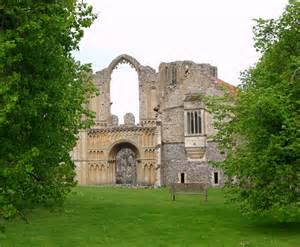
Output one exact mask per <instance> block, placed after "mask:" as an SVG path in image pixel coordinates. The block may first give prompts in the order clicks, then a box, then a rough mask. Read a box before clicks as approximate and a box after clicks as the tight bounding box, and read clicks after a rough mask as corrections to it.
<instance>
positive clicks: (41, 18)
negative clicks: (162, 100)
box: [0, 0, 95, 218]
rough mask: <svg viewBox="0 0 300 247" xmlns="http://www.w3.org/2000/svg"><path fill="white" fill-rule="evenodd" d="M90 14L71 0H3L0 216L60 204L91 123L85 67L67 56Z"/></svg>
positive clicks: (71, 181)
mask: <svg viewBox="0 0 300 247" xmlns="http://www.w3.org/2000/svg"><path fill="white" fill-rule="evenodd" d="M94 19H95V15H94V14H93V13H92V7H91V6H89V5H87V4H86V3H84V2H83V1H76V0H65V1H58V0H47V1H46V0H44V1H42V0H34V1H33V0H32V1H30V0H27V1H25V0H24V1H23V0H18V1H17V0H9V1H8V0H7V1H4V0H0V143H1V144H0V218H1V217H2V218H11V217H13V216H16V215H17V214H20V212H21V209H23V208H26V207H32V206H35V205H41V204H57V203H61V202H63V200H64V198H65V196H66V194H67V193H68V192H69V191H70V189H71V187H72V186H74V184H75V182H74V175H75V173H74V164H73V162H72V161H71V159H70V151H71V150H72V148H73V147H74V145H75V143H76V139H77V135H78V132H79V130H80V129H82V128H86V127H88V126H89V125H90V124H91V122H92V116H93V115H92V113H91V112H89V111H88V110H86V109H85V107H84V105H85V103H86V102H87V99H88V98H89V97H91V96H92V95H93V94H94V87H93V86H92V83H91V76H90V75H91V73H90V67H89V66H88V65H81V64H80V63H79V62H76V61H75V60H74V58H73V57H72V53H71V52H72V51H73V50H76V49H78V43H79V41H80V39H81V38H82V36H83V29H84V28H87V27H89V26H90V25H91V24H92V22H93V20H94Z"/></svg>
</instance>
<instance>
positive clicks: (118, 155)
mask: <svg viewBox="0 0 300 247" xmlns="http://www.w3.org/2000/svg"><path fill="white" fill-rule="evenodd" d="M109 156H110V162H112V164H113V167H114V173H115V183H116V184H132V185H136V184H137V183H138V163H139V161H140V159H139V158H140V153H139V150H138V149H137V147H136V146H135V145H134V144H132V143H130V142H128V141H120V142H118V143H117V144H115V145H114V146H113V147H112V148H111V150H110V154H109Z"/></svg>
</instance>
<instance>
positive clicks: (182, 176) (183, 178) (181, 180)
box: [180, 173, 185, 184]
mask: <svg viewBox="0 0 300 247" xmlns="http://www.w3.org/2000/svg"><path fill="white" fill-rule="evenodd" d="M180 183H182V184H184V183H185V174H184V173H181V174H180Z"/></svg>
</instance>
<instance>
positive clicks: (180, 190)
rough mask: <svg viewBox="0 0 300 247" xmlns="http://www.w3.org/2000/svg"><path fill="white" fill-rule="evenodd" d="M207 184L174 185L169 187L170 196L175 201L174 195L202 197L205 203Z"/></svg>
mask: <svg viewBox="0 0 300 247" xmlns="http://www.w3.org/2000/svg"><path fill="white" fill-rule="evenodd" d="M207 189H208V186H207V184H200V183H174V184H171V185H170V194H171V197H172V200H173V201H175V199H176V194H190V195H203V196H204V200H205V201H207Z"/></svg>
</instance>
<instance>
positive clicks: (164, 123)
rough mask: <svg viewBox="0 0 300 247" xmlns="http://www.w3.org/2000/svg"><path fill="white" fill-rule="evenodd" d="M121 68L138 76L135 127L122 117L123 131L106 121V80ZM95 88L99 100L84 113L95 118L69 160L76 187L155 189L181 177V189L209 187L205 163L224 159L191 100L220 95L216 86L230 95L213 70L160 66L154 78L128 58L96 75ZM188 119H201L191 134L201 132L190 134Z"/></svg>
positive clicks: (110, 118)
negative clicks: (193, 184)
mask: <svg viewBox="0 0 300 247" xmlns="http://www.w3.org/2000/svg"><path fill="white" fill-rule="evenodd" d="M121 63H128V64H129V65H131V66H132V67H133V68H134V69H135V70H136V72H137V74H138V81H139V100H140V102H139V103H140V104H139V106H140V109H139V112H140V119H139V123H138V124H135V119H134V116H133V114H131V113H127V114H126V115H125V117H124V124H121V125H120V124H119V121H118V117H117V116H115V115H112V114H111V109H110V107H111V100H110V82H111V74H112V72H113V70H114V69H115V68H117V66H118V65H119V64H121ZM94 84H95V85H96V87H97V88H98V90H99V92H100V94H99V95H98V96H96V97H94V98H92V99H91V100H90V102H89V104H88V105H87V107H88V108H89V109H90V110H92V111H94V112H95V113H96V117H95V123H94V126H93V127H92V128H91V129H89V130H83V131H81V132H80V136H79V140H78V143H77V145H76V147H75V148H74V150H73V152H72V158H73V160H74V162H75V165H76V174H77V180H78V182H79V184H116V183H121V184H137V185H155V186H161V185H166V184H169V183H173V182H180V179H179V177H180V176H181V175H180V174H182V173H184V176H185V178H186V180H187V181H186V182H207V183H212V182H211V181H213V178H212V176H213V175H212V174H213V173H214V172H216V171H217V170H216V169H214V168H212V167H211V166H209V164H208V161H209V160H219V159H222V156H221V155H220V154H219V152H218V151H217V149H216V145H215V143H214V142H213V141H212V140H211V138H210V136H211V135H212V134H214V129H213V128H212V118H211V115H210V114H208V112H207V111H205V106H204V105H203V103H202V102H200V101H199V100H198V98H197V95H198V94H199V93H209V94H215V95H220V94H221V93H222V91H221V90H220V89H219V86H220V85H222V86H224V85H225V87H227V88H228V89H230V90H232V89H233V87H232V86H231V85H229V84H227V83H225V82H223V81H221V80H219V79H217V69H216V67H213V66H211V65H209V64H196V63H194V62H191V61H177V62H172V63H161V64H160V66H159V71H158V72H156V71H155V70H154V69H153V68H151V67H149V66H142V65H141V64H140V63H139V62H138V61H137V60H136V59H134V58H133V57H131V56H128V55H121V56H119V57H117V58H116V59H114V60H113V61H112V62H111V64H110V65H109V66H108V67H107V68H105V69H103V70H101V71H98V72H96V73H95V74H94ZM193 111H196V112H197V114H198V115H197V118H199V119H200V120H199V121H198V120H197V121H198V122H197V129H199V130H200V129H201V132H200V131H198V132H199V133H192V134H190V133H188V131H187V130H188V129H190V128H187V126H186V124H187V116H190V115H188V114H190V112H193ZM191 116H192V115H191ZM194 121H196V120H193V119H192V124H194ZM195 123H196V122H195ZM200 124H201V128H199V127H198V126H199V125H200ZM217 172H218V173H219V178H220V182H219V183H218V184H217V185H222V183H223V176H222V171H217ZM181 177H182V176H181Z"/></svg>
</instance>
